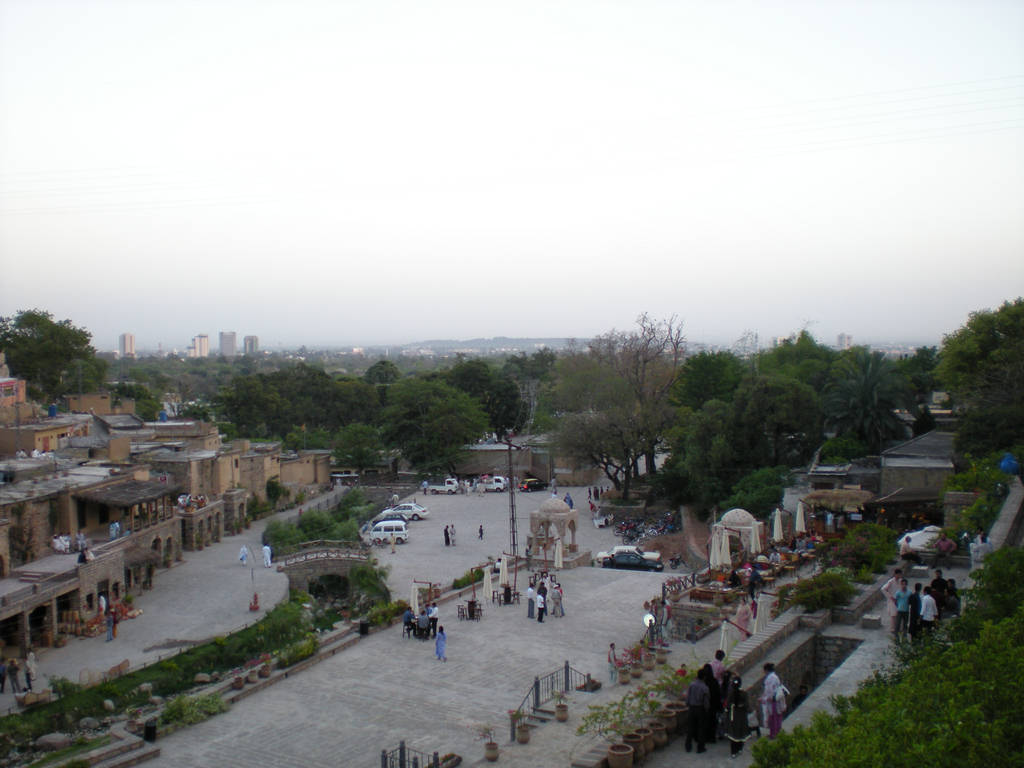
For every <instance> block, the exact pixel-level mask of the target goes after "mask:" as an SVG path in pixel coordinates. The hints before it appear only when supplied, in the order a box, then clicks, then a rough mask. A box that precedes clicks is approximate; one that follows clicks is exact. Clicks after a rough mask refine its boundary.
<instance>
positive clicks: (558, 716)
mask: <svg viewBox="0 0 1024 768" xmlns="http://www.w3.org/2000/svg"><path fill="white" fill-rule="evenodd" d="M553 698H554V699H555V720H557V721H558V722H560V723H564V722H565V721H566V720H568V719H569V701H568V697H567V696H566V695H565V692H564V691H555V692H554V694H553Z"/></svg>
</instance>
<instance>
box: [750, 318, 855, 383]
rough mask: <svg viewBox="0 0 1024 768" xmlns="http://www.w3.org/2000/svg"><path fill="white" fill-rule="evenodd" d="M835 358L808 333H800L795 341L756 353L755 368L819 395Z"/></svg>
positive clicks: (833, 352)
mask: <svg viewBox="0 0 1024 768" xmlns="http://www.w3.org/2000/svg"><path fill="white" fill-rule="evenodd" d="M837 358H838V353H837V352H836V351H835V350H833V349H831V348H830V347H826V346H824V345H822V344H819V343H818V342H817V341H816V340H815V338H814V337H813V336H812V335H811V334H809V333H808V332H807V331H801V332H800V333H799V334H798V335H797V336H796V338H793V339H786V340H785V341H783V342H782V343H781V344H779V345H777V346H774V347H772V348H771V349H767V350H764V351H763V352H759V353H758V354H757V357H756V366H755V367H756V370H758V371H759V372H760V373H761V374H762V375H765V376H783V377H785V378H788V379H795V380H796V381H799V382H800V383H801V384H805V385H806V386H808V387H810V388H811V389H813V390H814V391H815V392H816V393H818V394H819V395H820V394H821V393H822V392H823V391H824V389H825V386H826V385H827V383H828V380H829V372H830V370H831V368H832V365H833V364H834V363H835V361H836V359H837Z"/></svg>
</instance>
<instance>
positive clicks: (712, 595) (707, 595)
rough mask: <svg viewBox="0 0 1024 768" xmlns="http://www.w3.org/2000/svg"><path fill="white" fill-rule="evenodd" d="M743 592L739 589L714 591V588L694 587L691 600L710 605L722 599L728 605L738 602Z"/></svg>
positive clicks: (691, 591)
mask: <svg viewBox="0 0 1024 768" xmlns="http://www.w3.org/2000/svg"><path fill="white" fill-rule="evenodd" d="M740 594H742V591H741V590H738V589H714V588H713V587H694V588H693V589H691V590H690V599H691V600H699V601H701V602H706V603H710V602H713V601H714V600H716V599H718V598H721V599H722V600H723V601H724V602H726V603H731V602H733V601H734V600H736V599H737V598H738V597H739V596H740Z"/></svg>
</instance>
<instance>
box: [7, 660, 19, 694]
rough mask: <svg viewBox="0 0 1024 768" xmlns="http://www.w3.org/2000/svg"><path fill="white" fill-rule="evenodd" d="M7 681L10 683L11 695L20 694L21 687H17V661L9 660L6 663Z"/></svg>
mask: <svg viewBox="0 0 1024 768" xmlns="http://www.w3.org/2000/svg"><path fill="white" fill-rule="evenodd" d="M7 679H8V680H9V681H10V683H11V693H21V687H20V686H19V685H18V660H17V659H11V660H10V661H9V662H7Z"/></svg>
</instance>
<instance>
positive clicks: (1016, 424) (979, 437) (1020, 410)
mask: <svg viewBox="0 0 1024 768" xmlns="http://www.w3.org/2000/svg"><path fill="white" fill-rule="evenodd" d="M1021 435H1024V404H1020V403H1018V404H1015V405H997V406H993V407H991V408H972V409H971V410H969V411H967V413H965V414H964V415H963V417H962V418H961V419H960V424H959V426H958V427H957V430H956V449H957V451H958V452H960V453H969V454H973V455H974V456H984V455H986V454H989V453H993V452H995V451H999V452H1002V451H1005V450H1011V448H1010V446H1013V445H1015V444H1017V443H1019V442H1020V439H1021ZM1014 452H1016V451H1014ZM1000 455H1001V453H1000ZM1020 455H1021V454H1019V453H1017V456H1018V457H1020Z"/></svg>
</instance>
